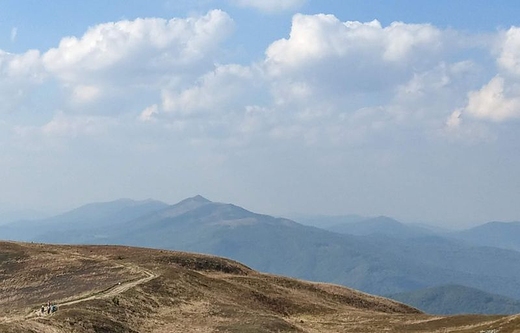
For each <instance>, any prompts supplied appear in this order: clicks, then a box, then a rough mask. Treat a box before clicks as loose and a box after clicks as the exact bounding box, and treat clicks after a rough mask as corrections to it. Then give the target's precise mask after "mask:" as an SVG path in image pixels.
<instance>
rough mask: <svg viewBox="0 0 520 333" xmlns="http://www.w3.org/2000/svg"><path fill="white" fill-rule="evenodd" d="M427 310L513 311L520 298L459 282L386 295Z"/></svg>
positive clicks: (518, 309)
mask: <svg viewBox="0 0 520 333" xmlns="http://www.w3.org/2000/svg"><path fill="white" fill-rule="evenodd" d="M389 298H391V299H394V300H396V301H399V302H402V303H405V304H408V305H411V306H413V307H416V308H418V309H420V310H422V311H425V312H427V313H431V314H439V315H452V314H461V313H466V314H516V313H520V301H518V300H514V299H512V298H508V297H504V296H501V295H494V294H491V293H487V292H484V291H482V290H478V289H475V288H469V287H466V286H461V285H446V286H438V287H431V288H427V289H422V290H416V291H411V292H406V293H400V294H395V295H390V296H389Z"/></svg>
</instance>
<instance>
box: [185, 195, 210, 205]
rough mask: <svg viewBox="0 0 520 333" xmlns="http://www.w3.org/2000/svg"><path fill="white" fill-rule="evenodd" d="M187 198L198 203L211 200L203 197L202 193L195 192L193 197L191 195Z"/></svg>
mask: <svg viewBox="0 0 520 333" xmlns="http://www.w3.org/2000/svg"><path fill="white" fill-rule="evenodd" d="M188 200H190V201H195V202H200V203H209V202H211V201H210V200H208V199H206V198H204V197H203V196H202V195H200V194H197V195H196V196H194V197H191V198H188Z"/></svg>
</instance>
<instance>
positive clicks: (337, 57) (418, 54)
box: [266, 14, 442, 75]
mask: <svg viewBox="0 0 520 333" xmlns="http://www.w3.org/2000/svg"><path fill="white" fill-rule="evenodd" d="M441 46H442V33H441V31H440V30H438V29H437V28H435V27H433V26H431V25H429V24H404V23H401V22H394V23H392V24H391V25H390V26H388V27H384V28H383V27H382V26H381V24H380V23H379V22H378V21H375V20H374V21H372V22H367V23H361V22H350V21H349V22H341V21H339V20H338V19H337V18H336V17H335V16H333V15H324V14H319V15H302V14H297V15H295V16H294V17H293V22H292V27H291V33H290V37H289V39H281V40H278V41H276V42H274V43H272V44H271V45H270V46H269V48H268V49H267V51H266V55H267V60H266V61H267V64H268V66H269V69H270V70H271V73H272V74H277V73H279V72H281V71H287V70H289V69H295V70H298V69H299V68H301V67H303V66H311V65H316V64H318V65H323V64H325V63H331V62H332V63H333V64H335V65H337V63H334V62H333V61H335V62H341V63H346V66H342V67H341V68H340V69H342V70H345V69H350V70H353V69H355V68H356V66H357V67H362V68H363V69H369V67H368V66H370V65H372V64H374V63H377V64H378V66H379V67H381V65H383V64H384V65H385V66H407V67H409V66H412V65H413V64H414V63H417V62H418V61H421V60H422V58H423V57H424V56H426V55H428V57H427V59H435V54H436V53H438V52H439V51H440V48H441ZM319 69H322V68H319ZM345 74H347V73H345ZM368 74H369V75H370V74H372V73H368Z"/></svg>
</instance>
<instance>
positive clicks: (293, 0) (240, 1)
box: [232, 0, 306, 12]
mask: <svg viewBox="0 0 520 333" xmlns="http://www.w3.org/2000/svg"><path fill="white" fill-rule="evenodd" d="M232 2H233V3H235V4H237V5H238V6H241V7H252V8H256V9H259V10H261V11H264V12H280V11H287V10H295V9H297V8H300V7H301V6H303V4H305V2H306V0H232Z"/></svg>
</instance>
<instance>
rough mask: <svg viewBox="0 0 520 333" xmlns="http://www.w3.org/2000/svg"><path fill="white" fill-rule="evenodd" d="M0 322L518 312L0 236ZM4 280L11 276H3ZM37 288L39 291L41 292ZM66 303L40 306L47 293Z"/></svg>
mask: <svg viewBox="0 0 520 333" xmlns="http://www.w3.org/2000/svg"><path fill="white" fill-rule="evenodd" d="M0 271H1V272H2V274H4V275H3V276H2V277H3V278H5V277H7V276H9V279H10V280H9V283H8V284H7V283H2V284H1V285H0V299H1V300H2V302H3V303H2V304H1V307H2V308H1V309H2V312H1V314H0V331H1V332H10V333H18V332H39V333H51V332H52V333H64V332H77V333H87V332H88V333H90V332H142V333H148V332H217V331H218V332H309V333H311V332H312V333H314V332H358V333H362V332H381V331H387V332H410V333H411V332H444V331H446V330H448V331H450V332H478V331H481V330H492V329H497V330H499V331H500V332H501V333H508V332H515V331H514V327H515V326H517V325H519V324H520V318H518V317H503V316H455V317H439V316H429V315H425V314H422V313H420V312H419V311H418V310H416V309H414V308H411V307H408V306H405V305H403V304H400V303H396V302H394V301H390V300H388V299H384V298H381V297H376V296H371V295H367V294H364V293H360V292H357V291H355V290H352V289H347V288H344V287H339V286H336V285H330V284H319V283H310V282H305V281H301V280H295V279H290V278H286V277H281V276H273V275H266V274H262V273H259V272H256V271H254V270H251V269H250V268H248V267H246V266H244V265H242V264H240V263H238V262H235V261H231V260H228V259H223V258H219V257H213V256H206V255H198V254H190V253H181V252H171V251H164V250H151V249H143V248H130V247H122V246H56V245H54V246H51V245H43V244H23V243H5V242H0ZM2 281H3V280H2ZM36 291H37V292H36ZM47 300H50V301H51V302H53V303H56V304H57V305H58V306H59V310H58V311H57V312H56V313H54V314H50V315H47V314H44V315H41V314H39V312H38V310H39V308H40V306H41V304H42V303H45V302H46V301H47Z"/></svg>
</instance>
